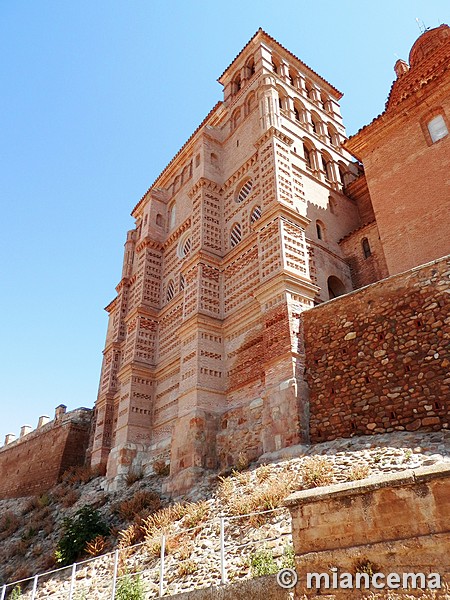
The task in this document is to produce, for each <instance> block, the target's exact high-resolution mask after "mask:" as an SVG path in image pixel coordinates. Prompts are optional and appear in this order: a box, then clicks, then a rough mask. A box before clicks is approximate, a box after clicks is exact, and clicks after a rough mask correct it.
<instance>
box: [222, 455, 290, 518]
mask: <svg viewBox="0 0 450 600" xmlns="http://www.w3.org/2000/svg"><path fill="white" fill-rule="evenodd" d="M260 468H261V467H260ZM263 473H264V475H263V480H264V481H263V482H262V483H260V484H259V485H252V484H251V482H250V481H249V482H248V484H247V485H245V486H242V484H241V483H240V480H239V479H238V478H237V477H236V476H234V477H233V476H231V477H226V478H222V479H221V481H220V484H219V496H220V498H221V500H222V501H223V502H224V504H225V505H226V507H227V509H228V511H229V512H230V514H231V515H245V514H248V513H252V512H256V511H264V510H272V509H274V508H278V507H280V506H281V505H282V503H283V500H284V499H285V498H286V496H288V495H289V494H290V493H291V492H292V491H293V489H294V488H295V475H294V474H293V473H292V472H290V471H289V470H285V471H283V472H281V473H272V474H270V473H267V471H263ZM236 484H238V485H236ZM239 485H240V486H241V488H244V489H240V490H239V489H238V486H239Z"/></svg>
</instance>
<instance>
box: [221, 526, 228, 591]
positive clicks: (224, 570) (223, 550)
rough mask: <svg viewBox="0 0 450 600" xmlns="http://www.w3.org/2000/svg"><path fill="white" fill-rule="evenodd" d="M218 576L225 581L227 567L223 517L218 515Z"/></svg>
mask: <svg viewBox="0 0 450 600" xmlns="http://www.w3.org/2000/svg"><path fill="white" fill-rule="evenodd" d="M220 578H221V580H222V583H226V582H227V567H226V564H225V517H220Z"/></svg>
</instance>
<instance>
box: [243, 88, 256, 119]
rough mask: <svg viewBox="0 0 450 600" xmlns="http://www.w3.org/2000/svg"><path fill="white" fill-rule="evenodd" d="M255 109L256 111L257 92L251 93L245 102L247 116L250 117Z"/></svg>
mask: <svg viewBox="0 0 450 600" xmlns="http://www.w3.org/2000/svg"><path fill="white" fill-rule="evenodd" d="M255 109H256V94H255V92H251V93H250V94H249V95H248V96H247V98H246V100H245V114H246V115H249V114H250V113H251V112H252V111H253V110H255Z"/></svg>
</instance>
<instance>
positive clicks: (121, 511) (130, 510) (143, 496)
mask: <svg viewBox="0 0 450 600" xmlns="http://www.w3.org/2000/svg"><path fill="white" fill-rule="evenodd" d="M160 508H161V498H160V497H159V496H158V494H157V493H156V492H149V491H145V490H140V491H138V492H136V494H135V495H134V496H133V497H132V498H130V499H129V500H124V501H123V502H120V503H119V504H118V505H117V506H116V507H115V508H114V512H116V513H117V514H118V515H119V516H120V517H121V518H122V519H123V520H124V521H132V520H133V519H134V518H135V517H136V516H137V515H138V516H139V515H140V514H141V513H142V512H143V511H144V510H145V511H147V512H150V513H153V512H155V511H157V510H159V509H160Z"/></svg>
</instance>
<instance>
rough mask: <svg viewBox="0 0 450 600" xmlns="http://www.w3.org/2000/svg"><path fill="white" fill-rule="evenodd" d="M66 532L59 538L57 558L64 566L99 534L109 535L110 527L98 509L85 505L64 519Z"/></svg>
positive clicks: (74, 558) (75, 557)
mask: <svg viewBox="0 0 450 600" xmlns="http://www.w3.org/2000/svg"><path fill="white" fill-rule="evenodd" d="M63 529H64V533H63V536H62V537H61V539H60V540H59V542H58V544H57V547H56V552H55V558H56V562H57V563H58V564H60V565H62V566H65V565H70V564H71V563H73V562H74V561H76V560H77V558H78V557H79V556H80V555H81V554H83V552H84V549H85V548H86V544H87V542H90V541H92V540H93V539H94V538H95V537H97V536H98V535H108V533H109V528H108V526H107V525H106V523H105V522H104V521H102V519H101V516H100V514H99V513H98V511H96V510H95V509H93V508H92V507H91V506H83V507H82V508H80V510H77V512H76V513H75V515H74V516H73V518H70V519H69V518H67V519H64V521H63Z"/></svg>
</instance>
